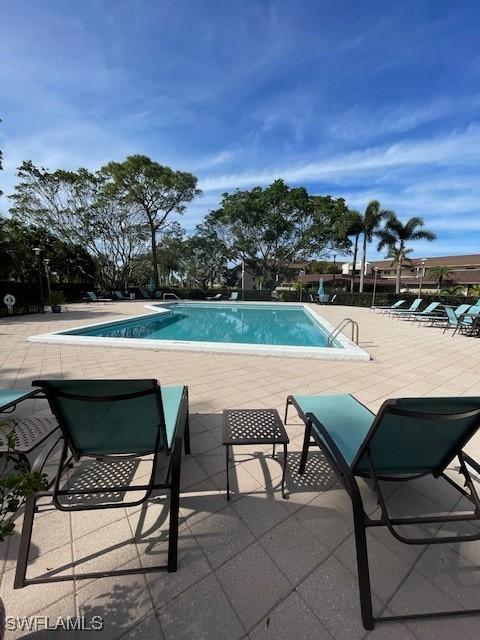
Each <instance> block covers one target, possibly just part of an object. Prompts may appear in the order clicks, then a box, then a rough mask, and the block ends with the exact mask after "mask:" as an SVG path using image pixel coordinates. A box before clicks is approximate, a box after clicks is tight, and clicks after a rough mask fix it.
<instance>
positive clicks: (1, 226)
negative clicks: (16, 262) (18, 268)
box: [0, 218, 13, 278]
mask: <svg viewBox="0 0 480 640" xmlns="http://www.w3.org/2000/svg"><path fill="white" fill-rule="evenodd" d="M9 249H10V247H9V241H8V237H7V221H6V220H4V219H2V218H0V278H4V277H6V274H8V273H9V271H10V269H11V268H12V264H13V256H12V254H11V252H10V250H9Z"/></svg>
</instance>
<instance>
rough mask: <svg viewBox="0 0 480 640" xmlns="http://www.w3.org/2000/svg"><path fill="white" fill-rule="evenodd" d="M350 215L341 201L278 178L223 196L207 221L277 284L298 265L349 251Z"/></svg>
mask: <svg viewBox="0 0 480 640" xmlns="http://www.w3.org/2000/svg"><path fill="white" fill-rule="evenodd" d="M346 212H347V208H346V206H345V202H344V200H342V199H341V198H339V199H337V200H335V199H333V198H331V197H330V196H310V195H309V194H308V193H307V191H306V190H305V189H304V188H303V187H298V188H290V187H289V186H288V185H286V184H285V183H284V182H283V180H276V181H275V182H274V183H273V184H271V185H270V186H268V187H266V188H262V187H255V188H253V189H252V190H250V191H240V190H237V191H236V192H235V193H231V194H229V193H225V194H223V197H222V202H221V206H220V208H219V209H217V210H216V211H212V212H211V213H210V214H209V215H208V216H207V223H208V224H210V225H213V226H215V227H216V228H217V229H218V234H219V236H220V237H221V238H222V240H223V241H224V243H225V245H226V246H227V247H228V249H229V251H230V254H231V257H232V258H236V259H242V260H246V261H248V262H249V263H250V264H251V265H252V266H253V267H254V268H255V269H256V270H257V271H259V273H260V274H262V275H264V276H265V277H266V278H267V280H268V282H269V283H272V282H275V281H276V280H277V278H278V276H279V275H280V274H281V273H283V272H286V271H288V267H289V265H290V264H291V263H292V262H297V261H300V260H306V259H309V258H311V257H312V256H314V255H318V254H320V253H322V252H325V251H327V250H328V249H331V248H332V247H334V248H338V247H340V246H342V247H348V245H349V242H348V239H347V238H346V237H345V235H344V233H343V231H342V220H343V218H344V217H345V215H346Z"/></svg>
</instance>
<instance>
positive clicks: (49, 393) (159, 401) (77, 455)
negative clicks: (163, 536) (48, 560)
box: [14, 380, 190, 589]
mask: <svg viewBox="0 0 480 640" xmlns="http://www.w3.org/2000/svg"><path fill="white" fill-rule="evenodd" d="M32 384H33V386H36V387H39V388H40V389H41V390H42V391H43V392H44V393H45V396H46V398H47V400H48V402H49V404H50V408H51V409H52V412H53V414H54V415H55V417H56V419H57V421H58V424H59V426H60V429H61V431H62V434H63V447H62V453H61V456H60V461H59V464H58V470H57V474H56V478H55V481H54V484H53V490H52V491H48V492H41V493H37V494H34V495H33V496H31V497H29V498H28V499H27V502H26V506H25V515H24V520H23V528H22V534H21V539H20V548H19V553H18V561H17V568H16V574H15V582H14V588H16V589H18V588H21V587H24V586H25V585H28V584H36V583H43V582H56V581H59V580H73V579H75V580H78V579H85V578H96V577H103V576H105V575H109V576H111V575H124V574H127V573H141V572H146V571H148V572H150V571H159V570H162V569H167V570H168V571H169V572H171V571H176V570H177V549H178V511H179V500H180V468H181V458H182V445H183V442H184V443H185V445H184V446H185V452H186V453H190V435H189V422H188V389H187V387H184V386H177V387H162V388H160V385H159V384H158V382H157V381H156V380H36V381H34V382H33V383H32ZM69 451H70V452H71V455H72V457H73V459H74V460H75V461H80V460H84V459H94V460H99V461H107V462H111V463H114V462H116V463H117V464H118V465H120V466H121V465H122V464H123V465H126V464H127V463H126V461H128V460H129V461H132V462H134V461H135V460H136V461H139V459H140V458H141V457H143V456H147V455H149V456H150V455H152V458H153V459H152V467H151V470H150V475H149V478H148V480H147V481H146V482H145V483H142V484H118V482H109V481H108V476H107V472H106V471H105V470H104V469H103V471H102V470H100V473H99V474H98V473H97V478H96V481H95V486H93V487H91V484H92V482H91V481H90V484H89V483H88V482H87V480H88V476H89V473H90V474H91V473H92V472H91V471H89V470H88V468H89V467H91V466H92V465H86V466H85V465H83V467H82V465H80V466H78V467H77V469H76V473H77V476H78V478H79V486H78V487H76V488H75V489H68V484H67V485H66V486H67V488H61V486H63V485H62V481H63V480H64V469H65V462H66V460H67V456H68V452H69ZM161 454H162V455H164V456H167V460H166V462H167V463H168V464H167V465H165V466H166V467H167V470H166V471H165V472H164V473H163V477H162V478H160V480H159V479H158V477H157V475H158V473H159V470H158V468H157V467H159V466H160V465H159V464H158V463H159V462H160V455H161ZM132 462H130V464H132ZM95 466H96V465H95V464H94V467H95ZM102 468H103V467H102ZM82 478H83V480H82ZM77 484H78V483H77ZM100 484H101V485H102V486H99V485H100ZM158 489H162V490H167V491H168V492H169V494H170V505H169V516H170V521H169V534H168V563H167V565H155V566H151V567H148V568H146V567H144V568H142V569H136V568H135V569H119V570H116V571H107V572H92V573H80V572H77V571H75V574H74V575H73V574H71V575H65V574H63V573H62V574H61V575H58V574H56V571H55V569H52V570H50V571H49V572H48V574H47V575H46V576H40V577H36V578H27V577H26V573H27V564H28V555H29V549H30V542H31V537H32V527H33V519H34V514H35V512H36V502H37V500H38V498H41V497H46V496H49V497H52V501H53V504H54V506H55V507H56V508H57V509H59V510H60V511H87V510H92V509H112V508H125V507H134V506H138V505H140V504H142V503H144V502H145V501H146V500H147V499H148V498H149V497H150V495H151V493H152V491H154V490H158ZM131 491H136V492H137V493H140V496H138V495H137V496H135V497H134V499H132V500H130V501H127V500H124V499H118V496H119V494H120V495H123V494H125V496H126V495H127V494H128V493H129V492H131ZM92 496H94V497H95V496H96V500H97V502H93V498H92ZM74 497H75V501H74V502H72V500H73V498H74Z"/></svg>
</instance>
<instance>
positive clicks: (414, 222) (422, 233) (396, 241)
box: [377, 211, 437, 293]
mask: <svg viewBox="0 0 480 640" xmlns="http://www.w3.org/2000/svg"><path fill="white" fill-rule="evenodd" d="M424 224H425V223H424V221H423V219H422V218H419V217H417V216H414V217H413V218H410V220H408V221H407V222H406V223H405V224H403V223H402V222H401V221H400V220H399V219H398V218H397V216H396V215H395V213H394V212H393V211H391V212H390V213H389V214H388V218H387V221H386V223H385V227H384V228H383V229H382V230H381V231H379V232H378V234H377V235H378V236H379V238H380V242H379V243H378V251H381V250H382V249H384V248H385V247H387V248H388V250H389V252H390V253H391V254H394V252H395V255H396V258H395V262H396V265H397V282H396V287H395V291H396V293H400V276H401V273H402V264H403V262H404V260H405V256H406V255H407V254H408V253H410V252H411V249H407V248H406V243H407V242H412V241H414V240H429V241H432V240H435V239H436V237H437V236H436V235H435V234H434V233H433V231H429V230H428V229H423V226H424Z"/></svg>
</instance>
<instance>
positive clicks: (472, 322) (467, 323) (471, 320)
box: [453, 304, 480, 335]
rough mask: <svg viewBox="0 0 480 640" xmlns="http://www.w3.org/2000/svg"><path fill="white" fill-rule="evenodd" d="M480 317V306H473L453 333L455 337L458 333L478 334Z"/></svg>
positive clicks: (462, 317)
mask: <svg viewBox="0 0 480 640" xmlns="http://www.w3.org/2000/svg"><path fill="white" fill-rule="evenodd" d="M479 316H480V305H477V304H475V305H473V307H470V309H469V310H468V311H467V313H464V314H463V316H461V318H460V322H459V326H458V327H457V329H455V331H454V332H453V335H455V334H456V332H457V331H458V332H459V333H463V334H464V335H473V334H476V333H477V328H478V321H479Z"/></svg>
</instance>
